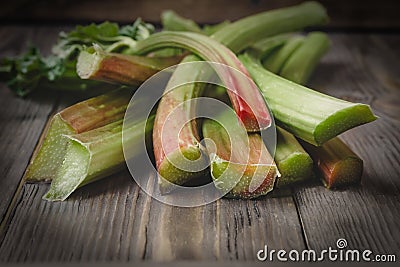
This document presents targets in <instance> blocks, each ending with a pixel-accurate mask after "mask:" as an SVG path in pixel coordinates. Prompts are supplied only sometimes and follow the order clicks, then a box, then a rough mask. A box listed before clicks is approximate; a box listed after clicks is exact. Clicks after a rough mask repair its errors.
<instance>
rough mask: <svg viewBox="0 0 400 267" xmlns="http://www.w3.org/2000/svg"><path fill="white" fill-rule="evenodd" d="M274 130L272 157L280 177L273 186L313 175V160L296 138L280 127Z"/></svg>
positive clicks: (301, 179)
mask: <svg viewBox="0 0 400 267" xmlns="http://www.w3.org/2000/svg"><path fill="white" fill-rule="evenodd" d="M276 132H277V136H276V139H277V143H276V150H275V157H274V159H275V162H276V165H277V166H278V169H279V172H280V173H281V177H279V178H278V179H277V181H276V185H275V186H276V187H277V188H282V187H285V186H288V185H293V184H296V183H299V182H302V181H305V180H308V179H310V178H312V177H314V173H313V161H312V159H311V157H310V155H308V154H307V152H306V151H304V149H303V147H302V146H301V145H300V143H299V142H298V141H297V140H296V138H295V137H294V136H293V135H292V134H290V133H288V132H287V131H285V130H283V129H282V128H280V127H277V131H276Z"/></svg>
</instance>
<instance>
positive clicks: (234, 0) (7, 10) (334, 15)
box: [0, 0, 400, 30]
mask: <svg viewBox="0 0 400 267" xmlns="http://www.w3.org/2000/svg"><path fill="white" fill-rule="evenodd" d="M301 2H304V1H303V0H201V1H198V0H173V1H171V0H170V1H168V0H134V1H132V0H118V1H113V0H57V1H49V0H14V1H11V2H10V1H9V2H7V5H2V8H1V9H0V20H2V21H5V22H10V21H11V22H21V21H22V22H27V21H29V22H46V23H52V22H54V21H58V22H69V23H70V22H71V21H74V22H82V21H89V22H91V21H103V20H112V21H120V22H131V21H132V20H133V19H134V18H136V17H142V18H143V19H145V20H146V21H152V22H158V21H159V20H160V14H161V12H162V11H163V10H165V9H173V10H175V11H177V12H178V13H179V14H182V15H184V16H186V17H189V18H192V19H194V20H195V21H197V22H200V23H215V22H220V21H223V20H236V19H238V18H242V17H244V16H247V15H251V14H255V13H258V12H261V11H265V10H269V9H274V8H281V7H286V6H291V5H296V4H299V3H301ZM319 2H321V3H322V4H323V5H324V6H325V7H326V8H327V10H328V11H329V16H330V17H331V22H330V23H329V26H330V27H333V28H349V27H350V28H369V29H370V28H373V29H397V30H398V29H399V28H400V17H399V15H398V11H399V9H400V2H399V1H398V0H380V1H375V0H346V1H337V0H319ZM221 10H223V12H221Z"/></svg>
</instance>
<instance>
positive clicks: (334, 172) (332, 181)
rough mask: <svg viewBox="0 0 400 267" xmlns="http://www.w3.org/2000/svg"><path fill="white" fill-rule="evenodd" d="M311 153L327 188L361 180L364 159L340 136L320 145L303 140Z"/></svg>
mask: <svg viewBox="0 0 400 267" xmlns="http://www.w3.org/2000/svg"><path fill="white" fill-rule="evenodd" d="M302 145H303V147H304V148H305V149H306V150H307V151H308V152H309V153H310V155H311V157H312V158H313V160H314V162H315V164H316V167H317V168H318V171H319V173H320V175H321V178H322V182H323V184H324V185H325V186H326V187H327V188H338V187H343V186H346V185H349V184H355V183H359V182H360V181H361V176H362V170H363V161H362V159H361V158H360V157H358V156H357V155H356V154H355V153H354V152H353V151H352V150H351V149H350V148H349V147H348V146H347V145H346V144H345V143H343V142H342V141H341V140H340V139H339V138H334V139H332V140H330V141H328V142H326V143H325V144H324V145H322V146H320V147H316V146H313V145H311V144H308V143H306V142H302Z"/></svg>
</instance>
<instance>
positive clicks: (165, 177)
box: [158, 146, 206, 194]
mask: <svg viewBox="0 0 400 267" xmlns="http://www.w3.org/2000/svg"><path fill="white" fill-rule="evenodd" d="M182 156H183V158H184V161H182V160H181V159H182ZM170 160H171V161H172V162H171V161H170ZM190 161H193V162H194V161H196V162H198V161H201V162H202V164H205V162H206V159H205V158H204V155H203V153H201V150H200V148H199V147H198V146H190V147H185V148H182V149H180V150H179V151H173V152H172V153H171V154H169V155H168V157H166V158H165V159H164V160H163V161H162V162H161V164H160V166H159V168H158V173H159V177H158V178H159V179H158V186H159V190H160V193H161V194H168V193H170V192H171V191H172V190H173V188H174V186H175V185H179V186H181V185H184V184H185V183H186V182H188V181H190V180H192V179H193V178H196V177H199V176H201V175H204V174H205V173H206V170H203V171H198V172H189V171H187V170H188V169H191V168H192V167H191V166H188V165H187V164H188V163H189V165H190ZM185 164H186V165H185ZM178 166H179V167H178Z"/></svg>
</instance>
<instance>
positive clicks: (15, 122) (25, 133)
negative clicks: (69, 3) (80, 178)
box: [0, 27, 57, 221]
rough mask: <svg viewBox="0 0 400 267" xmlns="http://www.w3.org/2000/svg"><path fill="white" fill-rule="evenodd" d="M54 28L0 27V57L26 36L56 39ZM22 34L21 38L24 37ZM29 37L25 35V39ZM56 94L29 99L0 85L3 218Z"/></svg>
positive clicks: (14, 51)
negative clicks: (14, 93)
mask: <svg viewBox="0 0 400 267" xmlns="http://www.w3.org/2000/svg"><path fill="white" fill-rule="evenodd" d="M54 34H55V32H54V31H53V33H52V32H51V30H50V31H41V30H40V29H34V28H22V27H4V28H0V38H1V39H2V40H4V42H3V41H2V42H1V43H0V57H4V56H11V55H16V54H19V53H21V51H22V50H24V49H25V48H26V45H27V40H28V39H30V40H32V41H33V42H35V41H38V42H42V44H43V47H44V48H46V47H48V45H47V43H51V42H53V41H54V40H53V37H54V36H55V35H54ZM21 37H22V38H21ZM25 38H26V39H25ZM55 99H57V94H54V93H50V94H42V93H36V94H33V95H32V96H31V97H30V98H29V99H21V98H17V97H16V96H15V95H13V93H12V92H10V90H8V88H6V86H5V85H4V84H1V85H0V129H1V132H0V138H1V140H2V141H1V142H0V151H1V156H0V158H1V160H0V177H1V179H0V195H1V198H2V200H1V202H0V221H3V218H4V215H5V213H6V211H7V208H8V206H9V205H10V202H11V201H12V199H13V195H14V194H15V192H16V190H17V188H18V185H19V183H20V181H21V177H22V175H23V173H24V170H25V168H26V166H27V164H28V161H29V159H30V157H31V154H32V151H33V149H34V148H35V145H36V143H37V141H38V139H39V136H40V134H41V132H42V129H43V127H44V125H45V124H46V121H47V119H48V117H49V114H50V113H51V112H52V110H53V107H54V103H55V101H54V100H55Z"/></svg>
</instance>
